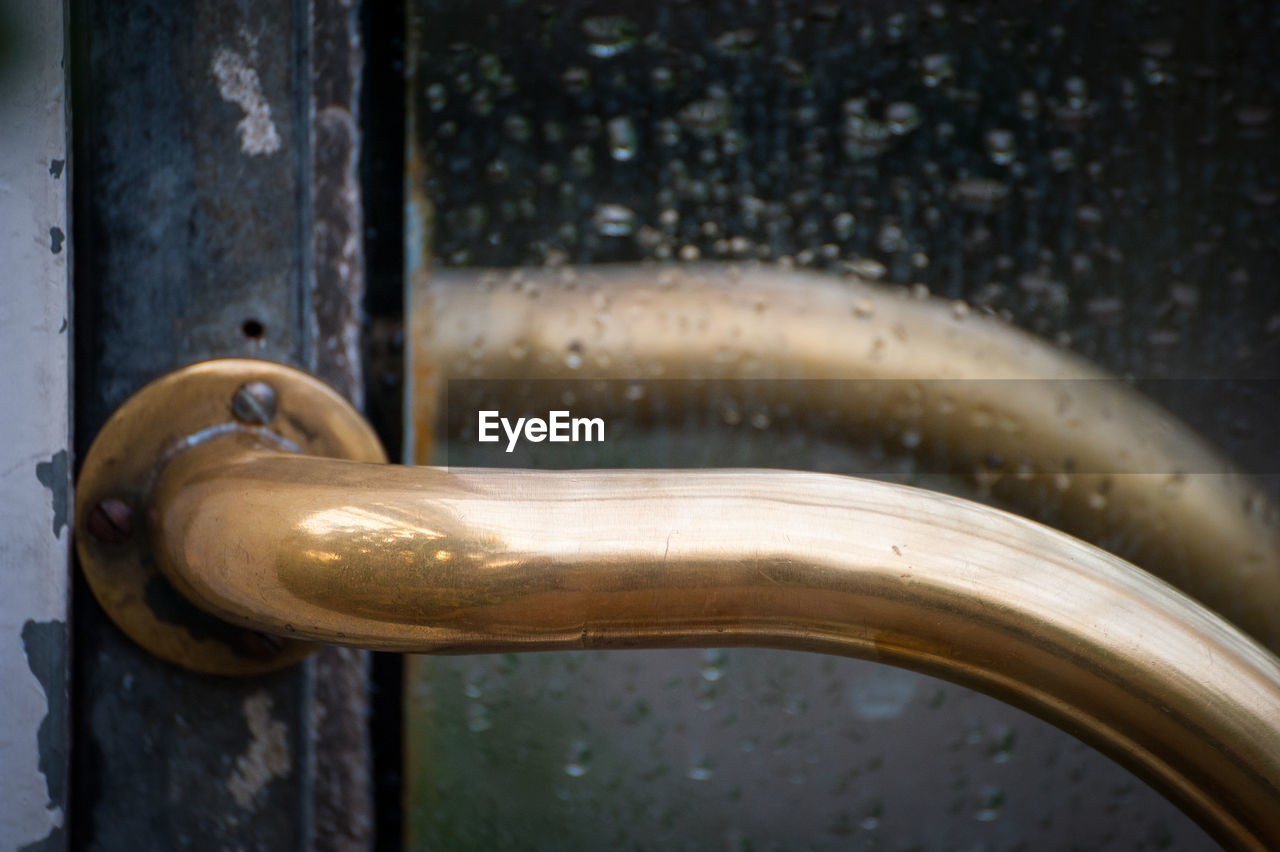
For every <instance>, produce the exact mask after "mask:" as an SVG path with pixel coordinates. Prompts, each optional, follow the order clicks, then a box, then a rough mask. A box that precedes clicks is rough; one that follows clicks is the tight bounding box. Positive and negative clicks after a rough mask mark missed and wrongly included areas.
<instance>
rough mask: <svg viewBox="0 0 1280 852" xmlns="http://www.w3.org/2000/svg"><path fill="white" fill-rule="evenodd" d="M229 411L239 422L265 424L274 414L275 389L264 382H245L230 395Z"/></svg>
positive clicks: (253, 424)
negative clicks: (233, 394)
mask: <svg viewBox="0 0 1280 852" xmlns="http://www.w3.org/2000/svg"><path fill="white" fill-rule="evenodd" d="M231 413H232V414H234V415H235V416H236V419H237V420H239V421H240V422H241V423H248V424H249V425H250V426H265V425H266V424H268V423H270V422H271V418H273V417H275V416H276V391H275V388H273V387H271V385H269V384H267V383H266V382H246V383H244V384H243V385H241V386H240V387H239V388H237V389H236V392H235V396H233V397H231Z"/></svg>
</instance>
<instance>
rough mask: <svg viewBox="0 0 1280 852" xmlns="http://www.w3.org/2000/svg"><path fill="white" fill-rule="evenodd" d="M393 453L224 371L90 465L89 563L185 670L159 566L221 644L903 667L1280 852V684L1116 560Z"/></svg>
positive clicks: (696, 484)
mask: <svg viewBox="0 0 1280 852" xmlns="http://www.w3.org/2000/svg"><path fill="white" fill-rule="evenodd" d="M264 388H265V389H269V390H271V393H270V394H266V393H260V394H258V395H257V396H256V397H253V398H252V401H253V402H254V404H253V405H248V406H243V408H246V409H247V412H248V416H247V417H246V416H244V412H243V411H240V410H239V409H236V411H237V417H236V419H233V418H232V417H231V416H230V413H229V411H228V405H227V402H226V401H227V400H230V399H235V400H237V401H240V400H242V399H243V394H245V393H246V392H252V391H254V390H255V389H259V390H260V389H264ZM264 400H265V402H264ZM268 402H269V403H270V404H269V405H268V404H266V403H268ZM161 411H163V412H167V413H168V414H170V415H171V417H170V421H171V422H172V424H173V425H171V426H170V427H168V428H167V429H165V428H159V429H157V428H156V420H157V417H156V415H157V413H158V412H161ZM210 421H212V422H210ZM201 422H203V423H204V425H203V427H202V428H201V429H198V430H191V427H192V426H193V425H195V424H197V423H201ZM148 426H149V427H150V433H148V432H147V427H148ZM183 430H190V431H183ZM303 449H311V450H313V451H327V452H328V453H329V454H334V455H343V454H345V455H351V456H355V457H358V458H364V459H366V461H365V462H363V463H362V462H359V461H344V460H336V459H326V458H320V457H317V456H310V455H304V454H300V453H299V452H298V450H303ZM150 450H155V451H156V452H155V455H150V456H149V455H148V452H146V451H150ZM377 454H378V453H377V450H376V446H375V445H374V444H373V443H372V439H371V435H370V434H369V433H368V432H367V430H365V429H363V427H362V426H361V425H360V421H359V418H358V416H356V415H355V414H354V412H352V411H351V410H350V409H349V408H347V407H346V406H345V404H344V403H342V402H341V400H340V399H338V398H337V397H336V395H334V394H332V393H331V392H329V391H327V390H325V389H324V388H323V387H322V386H320V385H319V384H318V383H316V382H314V381H313V380H311V379H309V378H307V377H306V376H305V375H303V374H300V373H297V372H295V371H292V370H289V369H287V368H283V367H279V366H275V365H269V364H263V363H260V362H246V361H227V362H211V363H209V364H205V365H198V366H196V367H193V368H189V369H188V370H186V371H183V372H180V373H178V374H175V375H173V376H170V377H166V378H165V379H162V380H160V381H159V382H157V383H155V384H153V385H151V386H149V387H148V388H146V389H144V390H143V391H142V392H140V394H139V395H138V396H136V397H135V398H134V399H133V400H131V401H130V402H129V403H127V404H126V405H125V406H124V407H123V408H122V409H121V410H120V411H118V412H117V413H116V415H115V416H113V418H112V420H111V421H110V422H109V423H108V424H107V426H106V427H105V428H104V430H103V432H102V434H101V435H100V436H99V438H98V440H97V441H96V442H95V445H94V447H93V449H92V450H91V451H90V455H89V457H88V459H87V460H86V463H85V468H84V473H83V474H82V479H81V485H80V491H79V494H78V498H77V499H78V507H79V510H80V511H79V512H78V520H77V534H78V535H77V547H78V549H79V552H80V555H81V558H82V560H83V562H84V565H85V570H86V573H87V575H88V576H89V579H90V581H91V583H92V585H93V587H94V590H95V593H96V594H97V595H98V597H99V599H100V600H102V601H103V603H104V605H105V606H106V607H107V608H108V609H110V610H112V611H113V615H116V616H117V618H118V619H119V618H120V613H121V612H123V613H124V614H125V616H126V617H125V618H124V620H123V621H122V622H121V623H122V626H123V627H124V628H125V629H126V630H129V631H131V635H134V636H135V638H139V639H140V641H144V642H147V641H154V640H155V639H156V637H157V636H159V637H160V639H161V640H163V641H160V642H158V643H157V644H156V645H155V646H154V647H156V649H157V650H158V651H159V652H160V653H167V652H172V651H173V645H172V644H170V645H168V646H166V645H164V642H165V641H169V640H170V639H172V638H173V635H172V634H163V633H151V634H148V633H147V629H150V628H148V627H147V626H146V625H140V623H139V622H138V621H137V620H136V618H135V620H133V621H130V620H129V617H136V616H138V615H139V613H140V612H141V611H142V609H140V607H139V603H138V599H139V598H140V597H142V598H145V597H146V592H145V591H141V592H140V591H138V589H139V587H138V586H137V584H138V583H141V588H142V589H144V590H145V589H146V588H149V587H150V586H151V584H152V583H153V582H154V581H155V577H154V576H151V577H149V578H148V576H147V571H148V570H151V568H152V567H153V563H152V560H154V562H155V563H156V564H158V566H159V568H160V569H161V570H162V571H163V573H164V575H165V576H166V577H168V578H169V580H170V581H171V582H172V583H173V584H174V585H175V586H176V587H177V588H179V589H180V590H181V591H183V592H184V593H185V594H186V595H187V596H189V598H190V599H191V600H193V601H195V602H196V603H197V604H198V605H199V606H200V607H202V608H203V609H204V610H206V611H208V612H212V613H214V614H216V615H218V616H220V617H222V618H223V619H226V620H228V621H231V622H234V623H237V624H241V625H244V626H246V627H248V628H251V629H253V630H262V631H268V632H271V633H283V634H286V635H293V636H298V637H305V638H309V639H318V640H322V641H329V642H337V643H345V644H357V645H362V646H366V647H375V648H387V649H396V650H405V651H424V652H431V651H434V652H455V653H460V652H467V651H492V650H500V649H505V650H535V649H546V648H581V647H637V646H672V645H732V644H755V645H772V646H777V647H786V648H800V649H807V650H817V651H825V652H833V653H840V654H847V655H851V656H858V657H864V658H869V659H874V660H880V661H884V662H889V663H894V664H897V665H903V666H907V667H910V668H913V669H917V670H920V671H925V672H929V673H932V674H936V675H939V676H942V677H945V678H948V679H951V680H954V681H957V682H960V683H964V684H966V685H970V686H974V687H977V688H979V689H981V690H983V691H986V692H988V693H991V694H994V695H996V696H999V697H1002V698H1004V699H1007V700H1009V701H1011V702H1013V703H1015V704H1018V705H1020V706H1022V707H1025V708H1027V709H1029V710H1031V711H1032V712H1034V713H1037V714H1038V715H1040V716H1042V717H1044V718H1047V719H1049V720H1051V721H1053V722H1055V723H1057V724H1058V725H1060V726H1062V727H1065V728H1067V729H1068V730H1070V731H1073V732H1075V733H1076V734H1078V735H1079V736H1081V737H1082V738H1084V739H1085V740H1087V741H1089V742H1091V743H1093V744H1094V745H1096V746H1098V747H1099V748H1101V749H1103V750H1104V751H1106V752H1107V753H1109V754H1111V755H1113V756H1114V757H1116V758H1117V759H1118V760H1120V761H1121V762H1123V763H1125V764H1126V765H1128V766H1130V767H1131V768H1133V769H1134V770H1136V771H1137V772H1139V773H1140V774H1142V775H1144V776H1145V777H1146V778H1147V779H1148V780H1150V781H1151V782H1152V783H1153V784H1154V785H1155V786H1157V787H1158V788H1159V789H1161V790H1163V791H1164V792H1165V793H1166V794H1167V795H1168V796H1169V797H1170V798H1172V799H1173V800H1174V801H1176V802H1177V803H1179V804H1180V805H1181V806H1182V807H1183V808H1185V809H1186V810H1187V811H1188V812H1189V813H1190V814H1192V815H1193V816H1194V817H1195V818H1197V819H1198V820H1199V821H1200V822H1201V823H1202V824H1203V825H1204V826H1205V827H1206V828H1207V829H1208V830H1209V831H1210V832H1212V833H1214V834H1215V835H1216V836H1217V837H1218V838H1219V839H1220V840H1222V841H1223V842H1225V843H1231V844H1234V845H1238V846H1241V847H1247V848H1258V849H1264V848H1274V847H1275V846H1276V844H1277V843H1280V660H1277V659H1276V658H1275V657H1274V656H1273V655H1272V654H1271V653H1270V652H1268V651H1267V650H1265V649H1264V648H1262V647H1261V646H1259V645H1257V644H1256V643H1255V642H1254V641H1253V640H1251V639H1249V638H1248V637H1246V636H1245V635H1243V634H1242V633H1241V632H1240V631H1238V630H1237V629H1235V628H1234V627H1232V626H1230V625H1229V624H1227V623H1226V622H1224V621H1223V620H1222V619H1220V618H1219V617H1217V616H1216V615H1214V614H1213V613H1211V612H1209V611H1208V610H1206V609H1204V608H1203V607H1202V606H1200V605H1199V604H1197V603H1196V602H1195V601H1193V600H1191V599H1190V598H1188V597H1186V596H1184V595H1183V594H1181V593H1179V592H1178V591H1176V590H1174V589H1173V588H1172V587H1170V586H1167V585H1165V584H1164V583H1163V582H1161V581H1159V580H1157V579H1155V578H1153V577H1151V576H1150V575H1148V574H1146V573H1145V572H1143V571H1141V570H1139V569H1137V568H1135V567H1134V566H1132V565H1130V564H1128V563H1126V562H1123V561H1122V560H1120V559H1118V558H1116V557H1114V556H1111V555H1109V554H1107V553H1105V552H1103V551H1101V550H1098V549H1097V548H1094V547H1092V546H1090V545H1087V544H1084V543H1082V542H1079V541H1077V540H1075V539H1072V538H1070V537H1068V536H1066V535H1063V534H1061V533H1058V532H1056V531H1054V530H1051V529H1048V528H1046V527H1043V526H1041V525H1039V524H1036V523H1034V522H1031V521H1027V520H1024V519H1021V518H1018V517H1016V516H1013V515H1009V514H1007V513H1004V512H1000V511H998V510H995V509H991V508H987V507H984V506H981V505H979V504H975V503H971V502H968V501H963V500H959V499H955V498H951V497H946V496H942V495H938V494H933V493H930V492H926V491H922V490H919V489H911V488H904V487H900V486H894V485H887V484H883V483H875V482H869V481H863V480H858V479H852V478H847V477H836V476H826V475H820V474H807V473H791V472H779V471H700V472H689V471H679V472H665V473H664V472H659V471H613V472H602V471H575V472H559V473H553V472H529V471H504V470H453V471H450V470H444V469H438V468H405V467H395V466H388V465H384V464H371V463H368V462H369V461H375V460H376V457H377ZM113 494H116V495H123V496H121V497H119V498H112V497H111V495H113ZM110 499H120V500H121V501H122V502H132V504H133V505H136V506H138V507H142V506H145V508H146V511H145V514H142V513H140V514H139V518H138V520H139V528H138V529H136V530H135V531H134V532H135V534H134V535H133V536H132V537H130V538H128V539H127V540H124V541H103V540H102V537H101V536H96V535H95V534H94V532H93V528H92V527H91V525H90V521H89V520H88V519H89V518H92V516H93V512H94V507H97V506H101V505H102V504H103V503H104V502H106V501H108V500H110ZM148 543H149V545H150V547H148ZM131 576H132V577H133V580H132V581H129V582H133V583H134V584H135V585H134V586H133V587H132V590H131V588H130V587H129V583H128V582H124V581H126V580H128V578H129V577H131ZM152 615H153V618H152V621H153V622H155V623H156V624H159V623H160V622H163V621H164V620H165V615H164V614H163V613H155V612H153V613H152ZM153 626H154V625H153ZM166 637H167V638H166ZM188 639H190V640H191V641H192V642H193V643H194V644H193V646H192V647H196V648H197V650H198V649H199V648H198V646H199V645H200V643H202V642H206V641H207V637H206V638H204V639H202V638H200V637H199V636H195V635H194V633H193V635H192V636H190V637H188Z"/></svg>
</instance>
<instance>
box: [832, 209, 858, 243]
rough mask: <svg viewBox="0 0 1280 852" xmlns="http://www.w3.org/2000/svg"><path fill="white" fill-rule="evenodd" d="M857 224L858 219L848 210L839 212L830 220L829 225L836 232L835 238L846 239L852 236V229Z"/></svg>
mask: <svg viewBox="0 0 1280 852" xmlns="http://www.w3.org/2000/svg"><path fill="white" fill-rule="evenodd" d="M857 225H858V220H857V219H856V218H854V215H853V214H852V213H850V212H848V211H845V212H843V213H839V214H837V215H836V217H835V218H834V219H832V220H831V227H832V229H833V230H834V231H835V232H836V238H837V239H841V240H847V239H849V238H850V237H852V236H853V230H854V228H855V227H857Z"/></svg>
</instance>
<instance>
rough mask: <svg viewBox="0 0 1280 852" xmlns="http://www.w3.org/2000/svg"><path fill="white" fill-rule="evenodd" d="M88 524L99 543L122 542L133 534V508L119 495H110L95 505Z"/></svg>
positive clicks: (90, 531)
mask: <svg viewBox="0 0 1280 852" xmlns="http://www.w3.org/2000/svg"><path fill="white" fill-rule="evenodd" d="M86 526H87V527H88V530H89V534H90V535H91V536H93V537H94V538H95V539H97V540H98V542H99V543H101V544H122V543H123V542H125V541H127V540H128V539H129V538H130V537H131V536H132V535H133V508H132V507H131V506H130V505H129V504H128V503H126V502H124V501H123V500H121V499H119V498H117V497H110V498H108V499H106V500H103V501H102V502H101V503H99V504H98V505H96V506H94V507H93V510H92V511H90V512H89V519H88V522H87V524H86Z"/></svg>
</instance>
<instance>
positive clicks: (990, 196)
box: [949, 177, 1009, 213]
mask: <svg viewBox="0 0 1280 852" xmlns="http://www.w3.org/2000/svg"><path fill="white" fill-rule="evenodd" d="M949 195H950V197H951V200H952V201H953V202H955V204H956V206H957V207H960V208H961V209H964V210H968V211H970V212H973V213H992V212H994V211H995V210H996V209H998V208H999V207H1000V206H1001V205H1002V204H1004V202H1005V199H1007V198H1008V197H1009V186H1008V184H1005V183H1003V182H1001V181H998V180H992V179H991V178H982V177H971V178H962V179H960V180H958V181H956V182H955V183H953V184H952V185H951V190H950V193H949Z"/></svg>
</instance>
